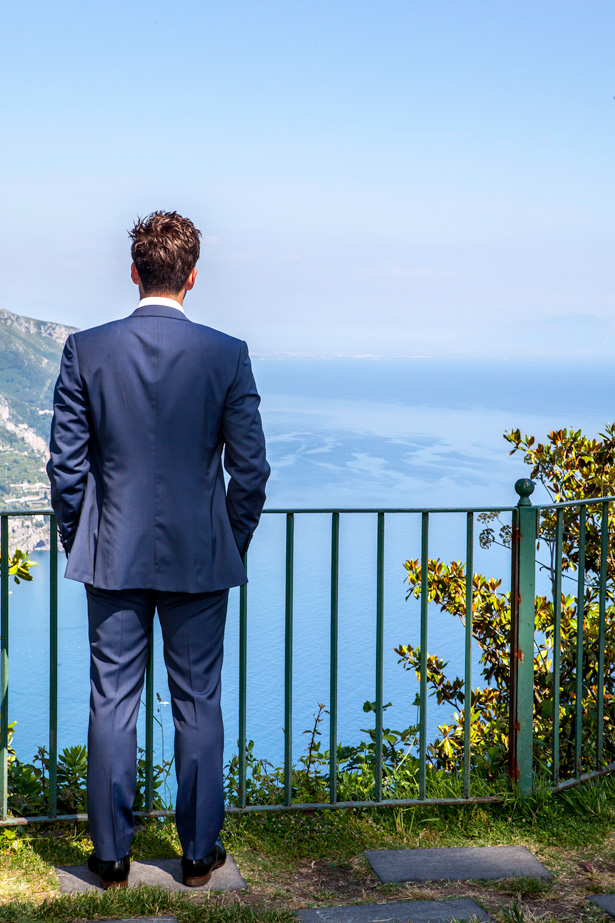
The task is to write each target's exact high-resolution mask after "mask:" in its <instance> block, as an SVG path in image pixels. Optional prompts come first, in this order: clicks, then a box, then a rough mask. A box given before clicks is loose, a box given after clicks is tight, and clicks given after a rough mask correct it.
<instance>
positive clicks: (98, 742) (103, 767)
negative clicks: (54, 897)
mask: <svg viewBox="0 0 615 923" xmlns="http://www.w3.org/2000/svg"><path fill="white" fill-rule="evenodd" d="M86 590H87V598H88V617H89V633H90V679H91V697H90V725H89V733H88V815H89V820H90V831H91V835H92V842H93V844H94V849H95V852H96V855H97V856H98V858H99V859H103V860H115V859H120V858H122V856H125V855H126V854H127V853H128V851H129V848H130V842H131V838H132V833H133V827H134V820H133V814H132V806H133V802H134V797H135V792H136V784H137V778H136V761H137V715H138V712H139V701H140V697H141V692H142V690H143V682H144V676H145V667H146V663H147V654H148V645H149V640H150V637H151V633H152V625H153V620H154V614H155V611H156V609H157V610H158V617H159V619H160V625H161V628H162V635H163V639H164V659H165V663H166V666H167V671H168V676H169V689H170V691H171V699H172V709H173V722H174V724H175V769H176V773H177V783H178V790H177V802H176V811H175V815H176V823H177V832H178V834H179V839H180V842H181V844H182V848H183V852H184V855H185V856H186V857H187V858H188V859H202V858H204V857H205V856H206V855H207V854H208V853H209V852H211V850H212V849H213V846H214V843H215V841H216V838H217V836H218V834H219V832H220V830H221V828H222V823H223V821H224V792H223V779H222V751H223V744H224V731H223V726H222V713H221V710H220V673H221V670H222V657H223V645H224V626H225V621H226V608H227V602H228V590H222V591H220V592H215V593H165V592H162V591H159V590H139V589H135V590H101V589H96V588H94V587H92V586H90V585H86Z"/></svg>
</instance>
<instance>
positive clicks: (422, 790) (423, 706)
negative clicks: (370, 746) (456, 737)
mask: <svg viewBox="0 0 615 923" xmlns="http://www.w3.org/2000/svg"><path fill="white" fill-rule="evenodd" d="M428 541H429V513H421V650H420V657H419V670H420V692H419V798H426V797H427V611H428V605H429V595H428V594H429V549H428Z"/></svg>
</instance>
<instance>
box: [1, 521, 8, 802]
mask: <svg viewBox="0 0 615 923" xmlns="http://www.w3.org/2000/svg"><path fill="white" fill-rule="evenodd" d="M8 755H9V517H8V516H2V517H1V522H0V819H2V820H5V819H6V817H7V814H8Z"/></svg>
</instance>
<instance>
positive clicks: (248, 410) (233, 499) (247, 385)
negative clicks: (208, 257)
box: [222, 343, 270, 557]
mask: <svg viewBox="0 0 615 923" xmlns="http://www.w3.org/2000/svg"><path fill="white" fill-rule="evenodd" d="M259 404H260V397H259V395H258V392H257V390H256V384H255V382H254V376H253V374H252V366H251V364H250V357H249V355H248V347H247V345H246V344H245V343H242V344H241V349H240V353H239V362H238V364H237V371H236V373H235V378H234V380H233V383H232V385H231V387H230V388H229V390H228V392H227V395H226V401H225V405H224V415H223V419H222V437H223V439H224V467H225V468H226V470H227V472H228V474H229V475H230V480H229V483H228V486H227V491H226V506H227V509H228V514H229V519H230V522H231V528H232V529H233V534H234V536H235V541H236V542H237V547H238V549H239V553H240V554H241V556H242V557H243V555H244V554H245V553H246V551H247V549H248V545H249V544H250V539H251V538H252V533H253V532H254V530H255V529H256V527H257V525H258V521H259V519H260V515H261V511H262V509H263V506H264V504H265V484H266V482H267V478H268V477H269V471H270V468H269V465H268V464H267V460H266V458H265V436H264V434H263V426H262V423H261V417H260V413H259V411H258V407H259Z"/></svg>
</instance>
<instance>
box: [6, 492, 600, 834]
mask: <svg viewBox="0 0 615 923" xmlns="http://www.w3.org/2000/svg"><path fill="white" fill-rule="evenodd" d="M521 483H524V484H528V483H529V484H531V482H527V481H524V482H518V483H517V485H516V487H517V489H518V492H519V494H520V497H521V499H520V501H519V503H518V504H517V505H516V506H508V507H505V506H484V507H436V508H425V507H407V508H401V507H381V508H367V507H347V508H331V507H322V508H302V507H295V508H292V509H289V508H281V509H278V508H274V509H266V510H265V511H264V513H265V515H269V516H272V515H277V516H280V517H283V519H284V524H285V536H284V542H283V547H284V550H283V554H284V557H285V578H284V579H285V586H284V645H283V650H284V654H283V658H284V727H283V733H284V749H283V754H284V756H283V779H282V797H281V798H280V799H279V803H276V804H251V803H249V801H250V799H249V797H248V771H249V767H248V738H247V705H248V587H247V586H243V587H241V588H240V592H239V651H238V655H239V656H238V672H239V676H238V751H237V765H238V776H237V792H236V799H235V800H236V802H237V803H236V804H232V805H229V806H228V808H227V810H228V811H229V812H232V813H236V812H240V813H241V812H246V813H251V812H255V811H263V812H269V811H279V810H311V809H316V808H323V809H332V808H349V807H357V806H362V807H373V806H382V805H389V806H403V805H415V804H451V803H458V802H467V801H476V802H488V801H493V800H495V799H497V798H498V797H501V795H498V794H493V795H484V794H473V786H472V742H471V741H472V696H471V695H470V694H465V696H464V703H463V768H462V772H461V788H460V795H459V797H445V798H433V797H429V792H428V788H429V786H428V765H429V764H428V758H427V753H428V735H427V703H428V695H427V692H428V686H427V683H428V676H427V667H428V662H427V657H428V653H427V651H428V627H429V618H428V615H429V589H430V587H429V579H430V578H429V565H430V557H429V547H430V541H429V534H430V517H431V516H433V515H436V516H437V515H439V514H455V515H457V516H463V517H464V518H465V570H464V572H465V575H466V579H465V609H464V615H465V618H464V621H465V629H464V639H465V641H464V652H463V687H464V690H468V691H470V690H471V689H472V685H471V684H472V639H473V615H474V602H475V601H474V588H473V579H467V576H468V575H470V576H471V577H473V574H474V557H475V556H474V551H475V523H476V517H477V516H478V515H479V514H481V513H490V514H494V513H500V514H501V513H510V514H511V517H512V548H511V565H512V591H511V652H510V653H511V677H510V684H511V689H510V698H511V710H510V728H511V734H510V762H509V771H510V774H511V776H512V778H513V780H514V781H515V782H516V783H517V784H518V785H519V787H520V789H521V791H530V790H531V789H532V786H533V779H534V771H535V769H534V753H533V720H534V712H533V695H534V687H533V669H534V640H535V636H534V615H535V602H534V599H535V576H536V551H535V549H536V542H537V539H538V538H539V537H540V535H541V531H540V529H541V526H540V518H541V516H545V515H546V516H551V517H554V518H555V525H554V529H555V531H554V536H553V541H554V543H555V544H554V556H553V562H554V571H553V577H554V580H553V618H554V624H553V740H552V766H551V768H552V780H551V781H552V784H553V786H554V787H558V786H559V787H562V786H568V785H570V784H578V782H579V781H583V779H584V778H585V777H591V776H592V775H596V774H601V773H603V772H606V771H610V770H612V769H613V768H615V763H612V764H609V765H604V764H603V760H602V757H603V749H604V736H603V728H602V724H603V721H604V678H605V619H606V608H607V595H608V594H607V584H608V583H609V578H608V575H607V554H608V549H609V515H610V512H609V511H610V510H611V511H612V508H613V507H612V505H613V504H614V503H615V496H612V497H600V498H584V499H583V500H580V501H570V502H565V503H556V504H553V503H550V504H537V505H532V504H531V502H530V500H529V493H530V492H531V491H528V492H527V494H526V493H524V492H523V491H522V490H520V489H519V487H518V485H519V484H521ZM532 489H533V487H532ZM590 507H600V508H601V519H600V521H601V536H600V542H601V546H600V547H601V550H600V573H599V574H598V576H597V579H598V595H599V611H600V614H599V623H600V628H599V637H598V642H597V643H598V683H597V701H596V710H597V715H598V720H597V739H596V752H597V758H596V765H595V767H594V768H592V769H590V770H588V771H587V772H585V773H583V772H582V768H583V767H582V758H583V754H582V735H583V728H582V720H583V715H582V710H583V703H584V695H585V698H587V694H586V693H587V690H586V689H585V688H584V685H583V642H584V636H583V622H584V619H583V618H579V619H578V620H577V621H578V628H577V635H576V654H575V656H576V665H577V673H576V678H575V682H576V687H575V695H576V702H575V707H576V712H575V724H574V729H575V748H576V749H575V754H576V756H575V775H574V778H569V779H562V778H560V772H559V756H560V754H559V747H560V739H559V735H560V729H561V728H560V686H559V684H560V678H561V677H560V669H561V659H560V652H561V643H562V639H561V625H560V622H561V584H562V577H563V574H564V565H563V554H562V540H563V535H564V522H565V518H566V517H567V516H568V517H570V516H571V515H576V510H578V515H579V517H580V526H579V536H580V539H581V538H582V542H581V545H580V547H579V561H578V580H577V607H578V608H579V607H581V605H582V603H581V602H580V601H581V600H582V599H584V594H585V589H586V572H585V559H584V557H583V555H584V554H585V550H586V549H585V534H586V523H587V515H588V514H587V511H588V508H590ZM315 514H318V515H325V516H329V517H330V612H329V765H328V794H329V797H328V800H327V801H319V802H308V801H303V802H299V801H297V799H296V796H295V794H294V785H293V782H294V773H295V770H294V767H293V754H292V741H293V678H294V672H293V653H294V645H293V639H294V629H295V616H294V597H295V521H296V517H299V516H309V515H315ZM355 514H361V515H369V516H373V517H374V529H375V545H376V551H375V605H374V622H375V651H374V655H373V656H374V696H375V719H374V720H375V727H374V738H373V740H374V767H373V797H371V798H367V799H365V800H363V801H347V800H340V799H339V798H338V775H339V772H338V770H339V767H338V744H339V740H338V698H339V696H338V668H339V663H338V661H339V611H340V520H341V518H342V517H345V516H349V515H355ZM398 514H406V515H413V516H416V517H419V520H420V557H419V561H420V567H421V576H420V595H419V608H420V629H419V631H420V647H419V661H420V662H419V670H418V674H419V695H418V712H419V714H418V754H417V755H418V786H417V793H416V797H413V798H390V797H386V791H385V781H386V780H385V766H384V762H383V733H384V728H383V713H384V708H385V706H384V698H383V687H384V627H385V622H384V615H385V609H384V601H385V529H386V520H387V517H389V516H396V515H398ZM40 516H44V517H48V519H49V548H50V555H49V625H50V644H49V776H48V813H47V814H46V815H41V816H37V817H28V818H20V817H11V816H9V810H8V794H9V790H8V757H9V714H10V711H9V573H8V566H9V557H10V555H9V520H10V519H13V518H19V517H40ZM543 534H544V533H543ZM58 563H59V562H58V545H57V529H56V522H55V517H54V514H53V511H52V510H50V509H38V510H30V509H19V510H2V511H0V609H1V613H0V824H17V825H20V824H25V823H34V822H42V821H49V820H84V819H85V818H86V815H83V814H60V813H58V784H57V766H58V665H57V660H58ZM246 566H248V561H247V559H246ZM526 651H527V654H528V656H524V653H525V652H526ZM530 652H531V654H530ZM613 667H614V665H613V664H608V668H609V670H611V671H612V669H613ZM145 761H146V784H145V810H144V811H141V812H136V813H139V814H144V815H152V816H171V815H172V814H173V812H172V811H169V810H157V809H154V651H153V644H152V645H151V646H150V652H149V658H148V664H147V673H146V684H145ZM474 791H476V789H475V788H474Z"/></svg>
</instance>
